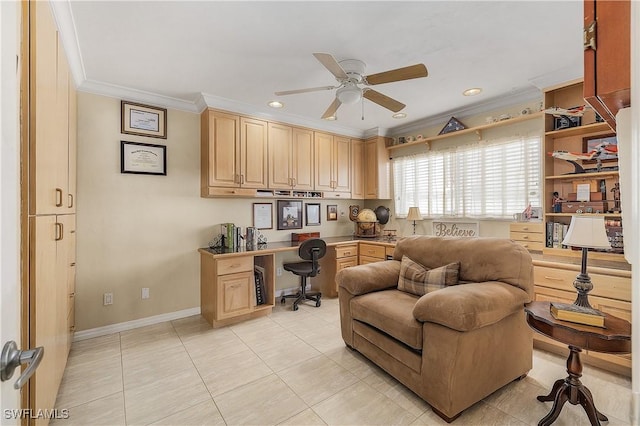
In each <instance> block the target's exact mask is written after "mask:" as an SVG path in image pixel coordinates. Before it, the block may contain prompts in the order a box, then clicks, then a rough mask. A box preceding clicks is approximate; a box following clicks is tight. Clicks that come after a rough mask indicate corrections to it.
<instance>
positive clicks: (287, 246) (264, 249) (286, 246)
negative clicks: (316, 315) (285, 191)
mask: <svg viewBox="0 0 640 426" xmlns="http://www.w3.org/2000/svg"><path fill="white" fill-rule="evenodd" d="M322 239H323V240H324V241H325V242H326V243H327V246H334V245H338V244H342V243H348V242H350V241H357V242H362V243H375V244H381V245H384V246H389V247H394V246H395V245H396V242H395V241H389V240H387V239H385V238H355V237H353V236H344V237H327V238H322ZM301 242H302V241H295V242H293V241H275V242H271V243H266V244H260V245H258V246H257V247H254V248H247V247H246V246H245V247H241V248H240V249H237V250H229V249H224V248H211V247H202V248H200V249H198V251H199V252H200V253H203V254H209V255H211V256H213V257H221V256H224V257H231V256H242V255H246V254H258V253H264V254H267V253H277V252H283V251H292V250H296V249H297V248H298V246H299V245H300V243H301Z"/></svg>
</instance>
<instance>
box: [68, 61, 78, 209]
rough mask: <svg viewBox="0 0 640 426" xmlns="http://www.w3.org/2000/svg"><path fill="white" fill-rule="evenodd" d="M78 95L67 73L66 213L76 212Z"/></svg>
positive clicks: (71, 78) (71, 77)
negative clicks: (67, 153)
mask: <svg viewBox="0 0 640 426" xmlns="http://www.w3.org/2000/svg"><path fill="white" fill-rule="evenodd" d="M77 129H78V96H77V93H76V87H75V84H74V82H73V76H72V75H71V73H69V150H68V151H69V158H68V160H69V173H68V175H67V176H68V181H69V184H68V190H69V193H68V194H67V197H68V198H67V213H75V212H76V201H77V200H76V181H77V175H76V162H77V147H78V137H77V133H78V132H77Z"/></svg>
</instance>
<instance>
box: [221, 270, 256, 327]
mask: <svg viewBox="0 0 640 426" xmlns="http://www.w3.org/2000/svg"><path fill="white" fill-rule="evenodd" d="M217 287H218V290H217V292H218V315H217V319H219V320H221V319H225V318H231V317H235V316H238V315H242V314H246V313H249V312H251V310H252V309H253V305H254V302H253V293H254V292H253V290H254V288H255V287H254V285H253V272H239V273H237V274H230V275H222V276H219V277H218V282H217Z"/></svg>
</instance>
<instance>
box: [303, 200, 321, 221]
mask: <svg viewBox="0 0 640 426" xmlns="http://www.w3.org/2000/svg"><path fill="white" fill-rule="evenodd" d="M304 207H305V216H306V222H307V226H317V225H320V204H316V203H307V204H305V205H304Z"/></svg>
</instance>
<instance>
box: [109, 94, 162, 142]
mask: <svg viewBox="0 0 640 426" xmlns="http://www.w3.org/2000/svg"><path fill="white" fill-rule="evenodd" d="M120 105H121V112H122V121H121V128H120V131H121V132H122V133H126V134H129V135H138V136H150V137H152V138H161V139H166V138H167V110H166V109H164V108H156V107H152V106H149V105H143V104H136V103H133V102H127V101H122V102H121V103H120Z"/></svg>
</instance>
